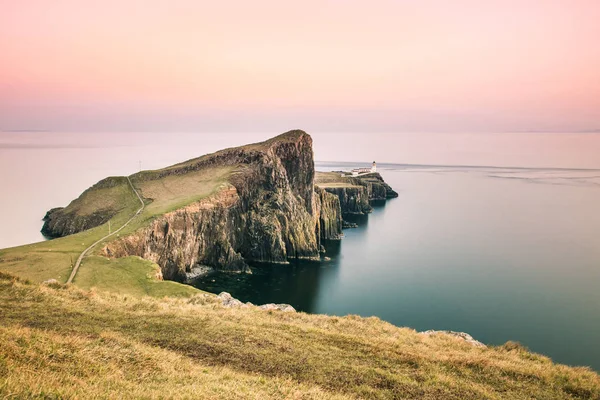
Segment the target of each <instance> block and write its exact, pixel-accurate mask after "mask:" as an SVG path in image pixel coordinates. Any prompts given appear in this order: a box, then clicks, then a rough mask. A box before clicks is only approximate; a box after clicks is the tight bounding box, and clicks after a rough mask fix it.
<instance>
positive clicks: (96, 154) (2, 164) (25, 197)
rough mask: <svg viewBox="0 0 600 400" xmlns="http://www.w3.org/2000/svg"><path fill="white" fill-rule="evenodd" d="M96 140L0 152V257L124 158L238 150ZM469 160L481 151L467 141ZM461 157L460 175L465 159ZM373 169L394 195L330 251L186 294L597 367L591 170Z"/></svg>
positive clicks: (599, 258) (599, 312)
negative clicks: (452, 336) (203, 293)
mask: <svg viewBox="0 0 600 400" xmlns="http://www.w3.org/2000/svg"><path fill="white" fill-rule="evenodd" d="M32 137H35V138H36V140H31V138H32ZM106 137H107V136H104V135H102V136H98V135H96V136H89V137H87V138H86V139H85V140H82V139H81V135H79V136H76V137H75V138H76V139H77V140H75V141H74V142H72V141H68V143H69V145H68V146H67V145H66V144H63V145H56V142H55V141H53V140H52V139H51V138H49V137H48V136H43V135H37V136H36V135H34V136H28V137H26V138H25V139H23V136H18V135H17V136H13V137H11V138H9V139H10V140H7V139H6V137H4V138H3V139H4V144H3V143H2V141H0V171H1V174H2V175H1V176H2V188H3V193H2V198H1V199H0V201H1V207H0V217H1V220H2V221H3V227H2V228H3V229H2V230H0V247H7V246H12V245H18V244H23V243H28V242H33V241H36V240H40V239H41V236H39V233H38V231H39V228H40V227H41V221H40V219H41V217H42V216H43V213H44V212H45V210H47V209H48V208H50V207H54V206H58V205H65V204H66V203H68V201H70V200H71V199H73V198H74V197H76V196H77V195H78V194H79V193H80V192H81V191H82V190H84V189H85V188H87V187H88V186H90V185H91V184H93V183H94V182H96V181H97V180H99V179H101V178H103V177H105V176H107V175H123V174H129V173H132V172H135V171H136V170H137V168H138V160H142V163H143V168H158V167H162V166H166V165H169V164H172V163H175V162H178V161H181V160H183V159H187V158H191V157H193V156H197V155H200V154H204V153H206V152H209V151H214V150H217V149H218V148H220V147H225V146H229V145H232V144H234V143H231V142H233V141H234V140H238V143H239V138H238V139H235V138H233V137H231V138H229V139H227V138H225V139H226V140H225V142H223V140H224V139H223V138H220V139H219V140H216V139H214V137H212V136H208V137H207V136H204V137H200V138H198V137H188V138H187V140H186V141H185V142H178V141H174V140H173V136H172V135H164V136H160V135H159V136H156V137H155V138H156V140H155V141H153V142H151V143H148V141H147V140H146V141H144V143H145V144H144V145H140V144H139V143H140V140H139V139H140V136H136V135H128V136H116V137H111V138H110V140H107V139H106ZM598 139H600V137H598ZM27 140H29V142H28V141H27ZM117 140H118V143H120V144H119V145H118V146H116V145H114V143H115V142H117ZM161 140H162V141H161ZM211 140H212V141H211ZM227 140H229V142H227ZM252 140H255V139H254V138H251V139H249V140H248V141H252ZM535 140H542V141H543V140H544V138H543V137H542V138H539V137H538V138H536V139H535ZM586 140H587V139H586ZM65 143H67V142H65ZM72 143H75V145H73V144H72ZM107 143H111V144H110V145H108V144H107ZM596 143H597V144H598V145H599V147H597V148H598V149H600V140H597V142H596ZM315 145H316V146H318V145H319V142H318V141H317V140H316V141H315ZM588 147H589V145H588ZM424 149H425V148H422V149H420V150H421V151H422V152H424V151H425V150H424ZM470 150H471V151H474V152H477V154H480V155H481V154H488V153H489V154H493V153H494V151H495V150H494V148H491V147H489V146H488V147H485V146H484V145H480V146H479V147H478V144H477V143H475V144H472V146H471V147H470ZM557 151H558V150H557ZM570 151H573V149H571V150H570ZM585 151H587V152H588V154H589V148H587V149H586V150H585ZM583 153H584V151H583V150H582V154H583ZM529 155H530V154H528V153H527V152H523V153H522V154H517V153H512V154H510V156H511V157H512V158H511V160H512V162H511V163H514V162H517V165H523V166H527V165H528V157H529ZM497 156H498V157H502V156H504V154H500V155H497ZM457 157H458V156H457ZM519 157H520V158H519ZM461 159H463V160H464V164H465V165H468V164H470V161H471V160H470V159H469V157H468V156H467V155H464V154H463V156H462V158H461ZM519 160H520V161H521V162H520V163H519ZM551 161H552V160H547V162H545V163H544V164H545V165H551ZM583 161H585V163H584V164H585V165H584V166H585V167H589V165H590V164H593V160H591V161H590V160H589V159H588V160H583ZM539 163H540V160H539V158H538V159H537V164H539ZM355 165H356V164H341V163H318V164H317V168H318V169H320V170H337V169H342V168H343V169H346V168H351V167H354V166H355ZM513 165H514V164H513ZM582 165H583V164H582ZM561 166H563V167H564V166H565V165H561ZM570 166H573V167H578V166H579V165H577V164H571V165H570ZM379 167H380V169H381V173H382V175H383V176H384V178H385V180H386V181H387V182H388V183H390V184H391V185H392V186H393V187H394V189H396V190H397V191H398V192H399V194H400V197H399V198H397V199H393V200H390V201H388V202H386V203H382V204H378V205H376V206H375V209H374V211H373V213H372V214H370V215H369V216H368V217H360V218H358V219H357V220H356V222H358V223H359V225H360V227H359V228H357V229H349V230H345V235H346V237H345V238H344V239H343V240H342V241H339V242H330V243H327V251H328V255H329V256H330V257H331V261H329V262H325V263H311V262H298V263H292V264H291V265H288V266H281V265H278V266H270V265H254V266H253V267H254V274H253V275H227V274H214V275H211V276H209V277H207V278H205V279H203V280H201V281H199V282H198V283H197V285H198V287H201V288H203V289H206V290H210V291H213V292H219V291H222V290H224V291H228V292H230V293H231V294H232V295H234V296H235V297H238V298H240V299H241V300H244V301H252V302H254V303H257V304H260V303H267V302H277V303H289V304H292V305H293V306H294V307H296V308H297V309H299V310H303V311H307V312H314V313H326V314H334V315H345V314H359V315H364V316H371V315H376V316H378V317H380V318H382V319H384V320H386V321H389V322H391V323H393V324H396V325H399V326H409V327H413V328H415V329H417V330H426V329H451V330H456V331H464V332H468V333H470V334H472V335H473V336H474V337H475V338H477V339H478V340H481V341H483V342H485V343H489V344H501V343H504V342H506V341H507V340H516V341H519V342H521V343H523V344H525V345H527V346H528V347H529V348H530V349H532V350H534V351H537V352H540V353H544V354H546V355H549V356H550V357H552V358H553V359H554V360H556V361H559V362H563V363H567V364H573V365H589V366H592V367H593V368H595V369H596V370H600V290H599V289H598V286H599V284H600V213H599V212H598V207H599V205H600V170H593V169H587V170H579V169H552V168H541V169H527V168H486V167H433V166H418V165H393V164H380V165H379Z"/></svg>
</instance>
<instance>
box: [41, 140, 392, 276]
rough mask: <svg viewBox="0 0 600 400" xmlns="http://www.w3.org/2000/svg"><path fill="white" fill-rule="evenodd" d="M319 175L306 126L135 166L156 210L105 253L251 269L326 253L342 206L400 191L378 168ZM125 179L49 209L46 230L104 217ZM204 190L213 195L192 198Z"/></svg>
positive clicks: (176, 266)
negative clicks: (332, 178)
mask: <svg viewBox="0 0 600 400" xmlns="http://www.w3.org/2000/svg"><path fill="white" fill-rule="evenodd" d="M216 175H218V176H219V179H218V180H217V179H214V176H216ZM315 175H316V173H315V169H314V159H313V149H312V139H311V137H310V135H308V134H307V133H305V132H303V131H300V130H295V131H290V132H287V133H285V134H282V135H279V136H277V137H275V138H272V139H270V140H267V141H265V142H262V143H257V144H252V145H247V146H242V147H237V148H231V149H226V150H222V151H219V152H217V153H214V154H209V155H206V156H203V157H200V158H197V159H193V160H189V161H187V162H184V163H181V164H177V165H174V166H172V167H168V168H165V169H162V170H156V171H143V172H140V173H137V174H134V175H132V176H130V180H131V182H132V184H133V186H134V187H135V188H136V190H137V191H138V193H140V194H141V196H142V197H143V199H144V202H145V203H146V204H148V207H147V209H151V210H152V209H153V210H154V211H153V212H152V213H151V212H150V211H148V212H147V213H146V214H144V215H142V217H141V218H142V219H143V218H144V217H145V220H144V222H143V223H140V224H138V225H139V226H138V227H137V229H135V230H134V231H132V232H128V233H126V234H124V235H122V236H121V237H119V238H116V239H114V240H110V241H107V242H106V243H104V244H103V245H102V246H101V250H100V252H101V254H102V255H104V256H106V257H110V258H115V257H125V256H132V255H134V256H139V257H142V258H144V259H147V260H150V261H153V262H155V263H157V264H158V265H159V266H160V268H161V272H162V276H163V277H164V278H165V279H169V280H178V281H182V280H184V279H185V278H186V274H189V273H190V272H191V271H192V270H194V269H195V270H197V269H198V267H211V268H215V269H221V270H227V271H235V272H244V271H248V270H249V267H248V262H252V261H259V262H269V263H287V262H288V260H289V259H312V260H319V259H320V257H321V254H322V252H323V251H324V249H323V246H322V244H321V241H322V240H338V239H341V237H342V236H343V234H342V227H343V217H342V216H343V215H344V214H350V213H366V212H370V210H371V206H370V201H372V200H382V199H386V198H390V197H394V196H397V194H396V193H395V192H394V191H393V190H391V188H389V186H387V185H386V184H385V182H383V179H382V178H381V176H380V175H379V174H368V175H367V176H365V177H360V178H357V177H344V178H341V177H340V179H341V182H339V180H338V182H337V185H338V186H335V185H329V186H328V185H321V184H318V185H315ZM338 175H339V174H338ZM125 179H126V178H107V179H106V180H104V181H101V182H99V183H98V184H96V185H95V186H93V187H92V188H90V189H88V190H87V191H86V192H84V193H83V194H82V195H81V196H80V198H79V199H77V200H74V201H73V202H72V203H71V204H70V205H69V206H68V207H66V208H61V209H54V210H51V211H49V212H48V214H47V215H46V218H45V224H44V228H43V231H44V232H45V233H46V234H47V235H49V236H54V237H56V236H65V235H69V234H73V233H77V232H80V231H83V230H85V229H89V228H93V227H95V226H98V225H101V224H103V223H105V222H106V221H107V220H108V219H110V218H111V217H112V216H113V215H115V214H116V213H117V212H118V211H119V210H120V209H121V208H122V207H121V208H119V204H120V203H119V197H118V196H126V194H125V192H123V193H121V191H127V190H128V188H127V186H126V185H124V184H123V181H124V180H125ZM211 179H212V180H211ZM213 181H214V182H213ZM182 182H183V183H182ZM198 182H200V186H197V187H196V185H198ZM203 182H211V185H212V186H210V185H208V184H206V183H203ZM119 183H120V184H122V185H120V186H119ZM202 185H204V186H202ZM165 188H167V189H168V190H166V189H165ZM201 190H204V191H205V192H206V195H204V196H201V197H200V198H194V199H193V201H187V202H186V201H184V200H185V199H186V198H188V197H189V196H195V195H196V194H197V192H199V191H201ZM129 191H131V190H130V189H129ZM99 192H102V196H98V195H97V194H98V193H99ZM128 195H129V196H131V193H129V194H128ZM111 196H112V197H114V199H113V200H106V198H107V197H111ZM190 198H192V197H190ZM100 199H102V201H100ZM182 199H184V200H182ZM121 200H122V199H121ZM95 203H98V204H99V205H100V204H101V207H93V206H92V205H93V204H95ZM159 206H160V207H159Z"/></svg>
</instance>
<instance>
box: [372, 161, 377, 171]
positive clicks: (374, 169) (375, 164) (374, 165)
mask: <svg viewBox="0 0 600 400" xmlns="http://www.w3.org/2000/svg"><path fill="white" fill-rule="evenodd" d="M371 172H377V163H376V162H375V161H373V166H371Z"/></svg>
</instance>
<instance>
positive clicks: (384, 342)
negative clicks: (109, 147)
mask: <svg viewBox="0 0 600 400" xmlns="http://www.w3.org/2000/svg"><path fill="white" fill-rule="evenodd" d="M396 196H398V194H397V193H396V192H395V191H394V190H393V189H392V188H390V187H389V185H387V184H386V183H385V182H384V180H383V178H382V177H381V175H380V174H378V173H377V172H376V171H371V170H365V171H361V172H358V173H356V174H353V173H352V172H342V171H340V172H327V173H320V172H315V170H314V162H313V151H312V140H311V138H310V136H309V135H308V134H306V133H305V132H303V131H298V130H296V131H291V132H288V133H285V134H283V135H280V136H277V137H275V138H273V139H270V140H268V141H266V142H262V143H257V144H252V145H247V146H243V147H237V148H232V149H226V150H222V151H219V152H217V153H214V154H209V155H206V156H202V157H199V158H196V159H193V160H189V161H186V162H183V163H180V164H177V165H173V166H171V167H167V168H164V169H160V170H155V171H142V172H139V173H136V174H134V175H131V176H129V177H109V178H106V179H104V180H102V181H100V182H98V183H97V184H95V185H94V186H92V187H91V188H89V189H88V190H86V191H85V192H84V193H82V194H81V196H79V197H78V198H77V199H75V200H73V201H72V202H71V203H70V204H69V205H68V206H66V207H65V208H55V209H52V210H50V211H48V213H47V214H46V216H45V222H44V227H43V231H44V233H45V234H46V235H48V236H51V237H55V239H53V240H48V241H45V242H41V243H35V244H31V245H26V246H20V247H15V248H10V249H3V250H0V344H1V346H0V397H7V398H8V397H15V398H207V399H246V398H261V399H262V398H264V399H281V398H298V399H300V398H302V399H357V398H380V399H396V398H398V399H414V398H424V399H484V398H485V399H488V398H489V399H502V398H511V399H521V398H538V399H542V398H543V399H598V398H600V377H599V376H598V374H597V373H595V372H593V371H591V370H590V369H589V368H580V367H569V366H565V365H560V364H555V363H553V362H552V360H550V359H549V358H547V357H545V356H542V355H539V354H534V353H531V352H530V351H528V350H527V349H526V348H524V347H523V346H521V345H519V344H518V343H515V342H507V343H505V344H504V345H501V346H486V345H484V344H482V343H480V342H478V341H477V340H475V339H473V338H472V337H471V336H469V335H468V334H466V333H461V332H439V331H427V332H416V331H415V330H413V329H410V328H400V327H396V326H393V325H391V324H389V323H387V322H384V321H381V320H380V319H379V318H376V317H370V318H362V317H359V316H355V315H348V316H344V317H339V316H327V315H309V314H305V313H302V312H294V309H293V308H291V307H289V306H287V305H285V304H266V305H263V306H260V307H257V306H254V305H252V304H244V303H242V302H240V301H238V300H236V299H234V298H232V297H231V296H230V295H229V294H227V293H221V294H219V295H218V296H216V295H215V294H211V293H206V292H203V291H200V290H198V289H196V288H194V287H192V286H189V285H184V284H181V283H179V282H178V281H182V280H184V279H185V277H186V276H187V274H190V273H193V272H194V269H195V268H199V267H200V266H204V267H209V268H215V269H221V270H225V271H235V272H243V271H248V268H249V265H248V264H249V263H250V262H252V261H265V262H271V263H282V264H285V263H288V262H289V260H290V259H297V258H307V259H314V260H319V259H320V258H321V257H322V256H323V247H322V243H323V241H324V240H339V239H341V237H342V236H343V235H342V228H343V227H344V222H345V221H344V217H348V216H350V215H353V214H364V213H369V212H370V211H371V205H370V203H371V202H372V201H385V200H386V199H389V198H393V197H396ZM75 266H78V267H79V270H76V269H75V268H74V267H75ZM282 268H286V266H285V265H283V266H282ZM365 268H368V265H365ZM68 280H70V281H71V282H72V283H70V284H68V283H66V282H67V281H68ZM357 296H360V293H357Z"/></svg>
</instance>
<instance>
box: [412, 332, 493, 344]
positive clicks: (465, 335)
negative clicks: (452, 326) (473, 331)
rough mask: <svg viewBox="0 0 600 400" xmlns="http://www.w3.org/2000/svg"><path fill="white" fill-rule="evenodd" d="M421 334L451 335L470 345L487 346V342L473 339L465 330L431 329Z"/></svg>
mask: <svg viewBox="0 0 600 400" xmlns="http://www.w3.org/2000/svg"><path fill="white" fill-rule="evenodd" d="M419 333H420V334H421V335H427V336H430V335H440V334H441V335H450V336H453V337H456V338H459V339H462V340H464V341H465V342H467V343H469V344H470V345H473V346H475V347H483V348H485V347H487V346H486V345H485V344H483V343H481V342H480V341H478V340H475V339H473V336H471V335H469V334H468V333H465V332H454V331H434V330H429V331H425V332H419Z"/></svg>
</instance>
